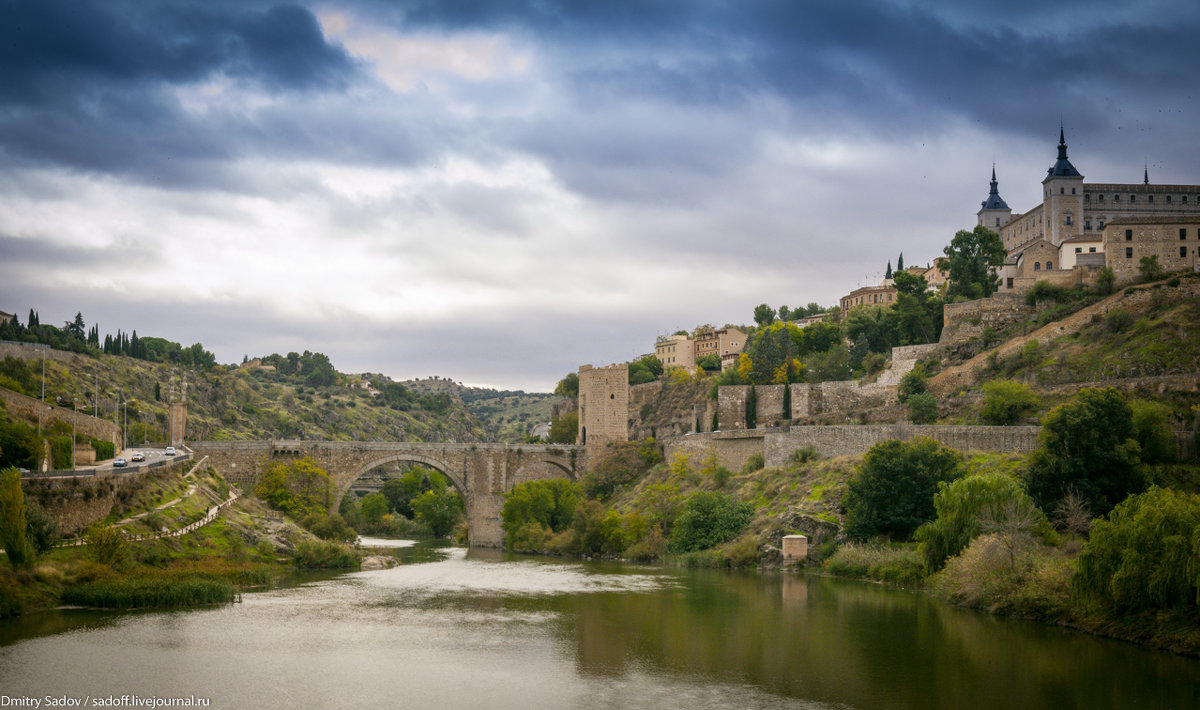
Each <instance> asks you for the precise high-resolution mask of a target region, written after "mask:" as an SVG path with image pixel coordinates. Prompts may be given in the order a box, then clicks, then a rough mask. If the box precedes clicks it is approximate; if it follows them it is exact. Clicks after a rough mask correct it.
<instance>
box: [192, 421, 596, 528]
mask: <svg viewBox="0 0 1200 710" xmlns="http://www.w3.org/2000/svg"><path fill="white" fill-rule="evenodd" d="M188 446H189V447H190V448H191V449H192V450H193V451H195V452H196V453H197V455H198V456H208V457H209V462H210V463H211V464H212V467H213V468H214V469H216V471H217V472H218V473H220V474H221V475H222V476H224V477H225V479H226V480H229V481H232V482H234V483H236V484H238V485H239V486H242V488H243V489H244V490H247V491H250V490H251V489H252V488H253V487H254V485H255V483H257V482H258V476H259V474H260V473H261V472H262V471H263V469H264V468H265V467H266V466H267V465H268V464H270V463H272V462H275V461H280V460H284V461H286V460H290V459H299V458H304V457H310V458H312V459H313V460H314V461H316V462H317V463H318V464H319V465H320V466H321V467H322V468H323V469H325V470H326V471H327V472H328V473H329V476H330V478H332V479H333V483H334V486H335V487H336V489H337V495H336V498H335V499H334V506H333V507H334V510H336V509H337V507H338V505H339V504H340V502H341V500H342V497H343V496H344V495H345V494H346V491H348V490H349V489H350V486H351V484H353V483H354V481H355V480H356V479H358V477H359V476H361V475H363V474H364V473H366V472H367V471H370V470H371V469H373V468H375V467H376V466H381V465H383V464H386V463H391V462H393V461H401V462H412V463H418V464H421V465H423V466H428V467H429V468H432V469H435V470H437V471H440V472H442V473H443V474H445V475H446V477H447V478H449V479H450V483H451V484H452V485H453V486H454V487H455V488H456V489H458V492H459V493H460V494H462V497H463V503H464V504H465V506H466V510H467V522H468V524H469V525H470V539H471V546H472V547H500V546H501V545H502V544H503V542H504V534H503V531H502V530H501V528H500V509H501V508H502V507H503V505H504V495H505V494H506V493H508V492H509V491H511V490H512V488H513V486H515V485H517V484H518V483H524V482H526V481H533V480H539V479H547V478H569V479H571V480H575V478H576V476H577V475H582V473H583V472H584V471H586V470H587V466H586V462H585V457H586V454H585V449H584V447H582V446H559V445H555V446H546V445H516V444H424V443H411V442H383V441H199V442H189V443H188Z"/></svg>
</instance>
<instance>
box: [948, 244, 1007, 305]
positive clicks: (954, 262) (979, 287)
mask: <svg viewBox="0 0 1200 710" xmlns="http://www.w3.org/2000/svg"><path fill="white" fill-rule="evenodd" d="M943 251H944V253H945V254H946V259H945V262H944V263H945V267H946V270H947V271H948V272H949V278H950V282H949V284H948V285H947V288H946V294H947V296H949V297H951V298H955V297H957V298H962V299H964V300H974V299H977V298H987V297H988V296H990V295H992V294H993V293H995V292H996V289H997V287H998V286H999V285H1000V279H999V278H998V277H997V276H996V270H997V269H998V268H999V267H1001V266H1003V265H1004V259H1005V258H1006V257H1007V256H1008V251H1007V250H1006V249H1005V248H1004V242H1003V241H1002V240H1001V239H1000V235H998V234H996V233H995V232H993V231H992V230H990V229H988V228H987V227H984V226H982V225H979V226H976V227H975V229H973V230H972V231H970V232H968V231H966V230H959V231H958V232H957V233H956V234H955V235H954V238H953V239H952V240H950V245H949V246H947V247H946V248H945V249H944V250H943Z"/></svg>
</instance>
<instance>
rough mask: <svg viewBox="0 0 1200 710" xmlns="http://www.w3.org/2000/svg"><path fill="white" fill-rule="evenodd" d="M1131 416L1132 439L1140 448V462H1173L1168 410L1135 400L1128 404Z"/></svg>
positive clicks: (1173, 450)
mask: <svg viewBox="0 0 1200 710" xmlns="http://www.w3.org/2000/svg"><path fill="white" fill-rule="evenodd" d="M1129 408H1130V411H1131V413H1132V415H1133V438H1134V440H1135V441H1137V443H1138V445H1139V446H1141V448H1142V454H1141V456H1142V461H1145V462H1146V463H1166V462H1170V461H1174V460H1175V438H1174V437H1173V436H1172V435H1171V430H1170V428H1169V427H1168V420H1169V410H1168V409H1167V408H1166V407H1165V406H1163V405H1161V404H1159V403H1157V402H1147V401H1146V400H1141V399H1135V400H1134V401H1132V402H1130V403H1129Z"/></svg>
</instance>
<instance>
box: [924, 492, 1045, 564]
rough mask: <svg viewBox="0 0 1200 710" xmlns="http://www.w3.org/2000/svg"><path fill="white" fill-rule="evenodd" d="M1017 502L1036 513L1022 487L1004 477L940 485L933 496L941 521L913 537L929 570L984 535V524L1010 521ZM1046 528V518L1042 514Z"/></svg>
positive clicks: (933, 521) (935, 519)
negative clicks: (1006, 518)
mask: <svg viewBox="0 0 1200 710" xmlns="http://www.w3.org/2000/svg"><path fill="white" fill-rule="evenodd" d="M1013 502H1016V504H1017V505H1018V506H1021V507H1022V508H1023V509H1025V510H1029V509H1033V510H1036V507H1035V504H1034V502H1033V499H1032V498H1030V497H1029V495H1028V494H1027V493H1026V492H1025V490H1024V489H1023V488H1022V487H1021V483H1020V481H1018V480H1017V479H1015V478H1013V477H1012V476H1007V475H1005V474H1002V473H984V474H980V475H977V476H965V477H963V478H959V479H957V480H955V481H950V482H949V483H939V484H938V490H937V493H935V494H934V496H933V507H934V509H935V510H936V511H937V517H936V518H934V519H933V520H930V521H929V522H927V523H923V524H922V525H921V526H920V527H919V528H917V529H916V531H915V532H914V533H913V539H914V540H916V541H917V542H918V543H919V544H918V549H919V550H920V552H921V556H922V557H924V558H925V567H926V568H927V569H928V570H929V571H930V572H936V571H937V570H939V569H941V568H942V566H943V565H944V564H946V560H948V559H949V558H951V557H953V556H955V555H957V554H958V553H960V552H962V551H963V550H965V549H966V548H967V545H969V544H971V540H974V539H975V537H976V536H977V535H979V534H981V533H982V532H984V520H985V518H986V519H988V520H996V519H997V518H1004V517H1007V516H1008V515H1009V513H1010V511H1012V510H1014V507H1013V506H1012V505H1010V503H1013ZM1037 515H1040V516H1041V517H1040V520H1041V521H1042V525H1043V526H1048V525H1049V523H1048V522H1047V521H1046V516H1045V515H1044V514H1042V513H1041V512H1040V511H1038V512H1037Z"/></svg>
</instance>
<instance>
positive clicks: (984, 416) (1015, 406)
mask: <svg viewBox="0 0 1200 710" xmlns="http://www.w3.org/2000/svg"><path fill="white" fill-rule="evenodd" d="M1040 406H1041V401H1040V400H1039V399H1038V396H1037V395H1036V394H1034V392H1033V390H1032V389H1030V388H1029V386H1028V385H1024V384H1022V383H1020V382H1015V381H1013V380H992V381H991V382H988V383H986V384H984V385H983V407H982V409H980V410H979V418H980V419H981V420H983V423H984V424H991V425H993V426H1007V425H1010V424H1016V423H1017V422H1019V421H1021V420H1022V419H1025V418H1026V417H1028V416H1030V415H1031V414H1033V413H1034V412H1036V411H1037V409H1038V407H1040Z"/></svg>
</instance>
